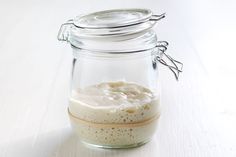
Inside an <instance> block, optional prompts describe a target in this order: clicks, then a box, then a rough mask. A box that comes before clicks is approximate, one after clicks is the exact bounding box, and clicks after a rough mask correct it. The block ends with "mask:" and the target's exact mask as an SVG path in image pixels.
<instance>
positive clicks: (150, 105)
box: [58, 9, 182, 148]
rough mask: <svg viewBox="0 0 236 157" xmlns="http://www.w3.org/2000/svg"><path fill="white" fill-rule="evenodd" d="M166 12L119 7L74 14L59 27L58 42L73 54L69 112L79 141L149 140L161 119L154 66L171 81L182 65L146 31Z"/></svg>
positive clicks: (123, 144)
mask: <svg viewBox="0 0 236 157" xmlns="http://www.w3.org/2000/svg"><path fill="white" fill-rule="evenodd" d="M164 17H165V14H161V15H153V14H152V12H151V11H150V10H147V9H119V10H107V11H100V12H95V13H91V14H87V15H81V16H77V17H76V18H75V19H73V20H69V21H68V22H66V23H64V24H62V26H61V28H60V31H59V33H58V40H60V41H67V42H69V43H70V45H71V47H72V49H73V54H74V60H73V69H72V81H71V93H70V103H69V107H68V114H69V117H70V122H71V124H72V127H73V128H74V130H75V132H76V133H77V135H78V137H79V138H80V139H81V141H83V142H84V143H87V144H91V145H95V146H99V147H106V148H127V147H136V146H139V145H142V144H144V143H146V142H147V141H149V140H150V139H151V137H152V135H153V134H154V133H155V129H156V126H157V122H158V119H159V116H160V83H159V81H158V76H159V74H158V63H161V64H163V65H165V66H167V67H168V68H169V69H170V70H171V71H172V72H173V73H174V76H175V78H176V79H178V77H179V73H180V72H182V63H181V62H178V61H176V60H174V59H173V58H172V57H170V56H169V55H168V54H166V53H165V51H166V50H167V46H168V43H167V42H166V41H158V40H157V36H156V33H155V32H154V31H153V30H152V29H151V28H152V27H153V26H154V25H155V24H156V22H157V21H159V20H160V19H162V18H164Z"/></svg>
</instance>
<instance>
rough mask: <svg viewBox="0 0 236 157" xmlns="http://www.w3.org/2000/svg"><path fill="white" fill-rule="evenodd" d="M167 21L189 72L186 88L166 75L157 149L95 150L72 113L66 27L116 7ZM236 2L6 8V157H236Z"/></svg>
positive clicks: (161, 27) (36, 0)
mask: <svg viewBox="0 0 236 157" xmlns="http://www.w3.org/2000/svg"><path fill="white" fill-rule="evenodd" d="M134 7H141V8H149V9H151V10H153V11H154V13H156V14H160V13H163V12H166V13H167V17H166V19H164V20H162V21H161V22H159V23H158V25H157V26H156V27H155V30H156V32H157V34H158V37H159V39H161V40H167V41H169V43H170V46H169V49H168V53H169V54H171V55H172V56H174V57H175V58H177V59H178V60H181V61H182V62H183V63H184V73H183V74H182V75H181V77H180V80H179V82H176V81H175V80H174V77H173V76H172V74H171V72H170V71H169V70H168V69H167V68H165V67H162V68H161V69H160V71H161V75H162V76H161V79H162V116H161V119H160V125H159V128H158V130H157V132H156V135H155V136H154V138H153V140H152V141H151V142H149V143H148V144H146V145H144V146H142V147H139V148H135V149H128V150H103V149H94V148H88V147H86V146H84V145H83V144H81V143H80V142H78V141H77V140H76V138H75V137H74V135H73V134H72V132H71V129H70V125H69V120H68V118H67V113H66V108H67V105H68V102H67V92H68V87H69V78H70V70H71V61H72V53H71V51H70V47H69V46H68V45H67V44H65V43H60V42H58V41H57V39H56V36H57V32H58V29H59V27H60V24H62V23H63V22H65V21H66V20H67V19H70V18H72V17H74V16H76V15H77V14H81V13H88V12H93V11H97V10H103V9H112V8H134ZM235 45H236V2H235V1H234V0H208V1H205V0H196V1H194V0H178V1H173V0H157V1H155V0H116V1H115V0H113V1H111V0H98V1H95V0H74V1H72V0H68V1H66V0H61V1H56V0H51V1H46V0H32V1H30V0H21V1H16V0H15V1H14V0H0V157H53V156H56V157H80V156H81V157H90V156H91V157H93V156H102V157H105V156H114V157H116V156H127V157H128V156H129V157H139V156H142V157H143V156H147V157H154V156H155V157H158V156H160V157H223V156H224V157H235V156H236V106H235V105H236V102H235V98H236V90H235V89H236V83H235V81H236V62H235V59H236V58H235V57H236V55H235V53H236V48H235Z"/></svg>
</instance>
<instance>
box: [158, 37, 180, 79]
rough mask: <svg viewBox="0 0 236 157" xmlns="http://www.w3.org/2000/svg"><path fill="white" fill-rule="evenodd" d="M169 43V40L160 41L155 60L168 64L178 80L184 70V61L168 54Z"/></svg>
mask: <svg viewBox="0 0 236 157" xmlns="http://www.w3.org/2000/svg"><path fill="white" fill-rule="evenodd" d="M168 45H169V43H168V42H167V41H158V42H157V45H156V48H158V55H157V56H156V57H155V59H154V62H157V61H158V62H160V63H161V64H162V65H164V66H167V67H168V68H169V69H170V70H171V71H172V73H173V74H174V76H175V79H176V80H177V81H178V79H179V73H181V72H183V71H182V69H183V63H181V62H179V61H177V60H175V59H173V58H172V57H171V56H170V55H168V54H166V53H165V51H166V50H167V46H168Z"/></svg>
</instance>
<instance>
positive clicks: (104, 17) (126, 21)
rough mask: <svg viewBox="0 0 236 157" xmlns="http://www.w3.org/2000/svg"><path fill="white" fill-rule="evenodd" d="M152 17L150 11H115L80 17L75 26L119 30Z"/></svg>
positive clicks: (76, 19)
mask: <svg viewBox="0 0 236 157" xmlns="http://www.w3.org/2000/svg"><path fill="white" fill-rule="evenodd" d="M151 16H152V12H151V11H150V10H148V9H115V10H106V11H100V12H95V13H91V14H88V15H84V16H78V17H76V18H75V19H74V24H75V25H76V26H77V27H80V28H89V29H92V28H95V29H99V28H117V27H125V26H130V25H135V24H139V23H142V22H145V21H147V20H148V19H150V17H151Z"/></svg>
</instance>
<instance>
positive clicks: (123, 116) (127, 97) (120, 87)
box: [69, 81, 160, 147]
mask: <svg viewBox="0 0 236 157" xmlns="http://www.w3.org/2000/svg"><path fill="white" fill-rule="evenodd" d="M159 110H160V109H159V97H158V96H157V95H154V93H153V92H152V91H151V90H149V89H147V88H145V87H142V86H140V85H137V84H134V83H128V82H122V81H119V82H105V83H101V84H98V85H93V86H89V87H86V88H84V89H78V90H76V91H73V92H72V95H71V98H70V105H69V116H70V120H71V123H72V126H73V127H74V129H75V131H76V133H77V134H78V135H79V137H80V138H81V140H83V141H85V142H87V143H90V144H95V145H99V146H104V147H129V146H136V145H139V144H142V143H145V142H146V141H148V140H149V139H150V138H151V136H152V135H153V134H154V132H155V128H156V125H157V119H158V118H159V115H160V111H159Z"/></svg>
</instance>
